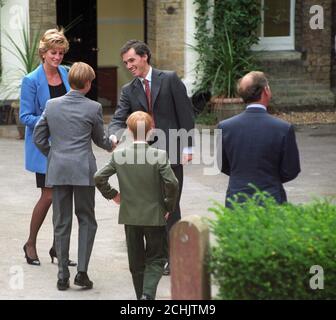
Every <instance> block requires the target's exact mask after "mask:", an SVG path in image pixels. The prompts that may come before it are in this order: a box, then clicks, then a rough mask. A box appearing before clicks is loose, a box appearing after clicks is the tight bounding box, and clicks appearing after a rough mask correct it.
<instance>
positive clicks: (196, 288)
mask: <svg viewBox="0 0 336 320" xmlns="http://www.w3.org/2000/svg"><path fill="white" fill-rule="evenodd" d="M169 238H170V258H169V260H170V271H171V296H172V299H173V300H210V299H211V290H210V275H209V272H208V270H207V263H206V262H207V261H206V259H207V255H208V250H209V228H208V226H207V224H206V223H205V222H203V221H202V219H201V217H199V216H196V215H191V216H187V217H185V218H183V219H182V220H180V221H179V222H177V223H176V224H175V225H174V226H173V227H172V229H171V233H170V236H169Z"/></svg>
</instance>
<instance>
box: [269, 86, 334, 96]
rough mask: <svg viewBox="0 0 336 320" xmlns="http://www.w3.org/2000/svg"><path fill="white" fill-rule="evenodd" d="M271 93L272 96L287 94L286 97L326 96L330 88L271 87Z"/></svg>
mask: <svg viewBox="0 0 336 320" xmlns="http://www.w3.org/2000/svg"><path fill="white" fill-rule="evenodd" d="M272 94H273V96H274V97H277V96H279V97H281V96H288V97H295V96H306V95H308V96H311V95H313V96H326V95H327V96H328V95H330V90H321V89H320V90H314V89H313V88H310V89H299V88H295V87H294V88H293V87H287V88H272Z"/></svg>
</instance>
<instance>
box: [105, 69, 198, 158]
mask: <svg viewBox="0 0 336 320" xmlns="http://www.w3.org/2000/svg"><path fill="white" fill-rule="evenodd" d="M151 95H152V105H153V116H154V122H155V128H158V129H161V130H162V131H163V133H164V134H165V138H164V137H163V138H162V137H159V139H158V140H157V142H156V145H154V146H157V147H158V148H159V149H164V150H167V151H168V155H169V160H170V162H171V163H172V164H176V163H180V159H181V158H180V157H181V153H182V150H183V147H186V146H191V145H192V139H191V138H190V137H186V139H184V140H185V141H182V140H183V139H182V140H181V143H180V144H178V145H177V146H176V147H174V148H173V147H172V148H169V141H170V139H169V129H177V130H179V129H186V131H187V132H189V131H190V130H191V129H193V128H194V112H193V107H192V103H191V100H190V99H189V97H188V95H187V92H186V88H185V86H184V84H183V82H182V81H181V80H180V79H179V78H178V76H177V75H176V73H175V72H173V71H162V70H158V69H154V68H153V70H152V85H151ZM135 111H145V112H148V107H147V100H146V94H145V91H144V89H143V85H142V83H141V81H140V80H139V79H138V78H135V79H133V80H132V81H131V82H130V83H128V84H126V85H125V86H124V87H123V88H122V91H121V96H120V100H119V103H118V106H117V109H116V112H115V114H114V116H113V118H112V120H111V123H110V124H109V135H111V134H115V135H116V136H117V137H118V138H120V136H121V133H122V131H123V130H120V129H124V128H126V123H125V122H126V119H127V117H128V116H129V115H130V114H131V113H132V112H135ZM171 140H172V141H171V143H173V142H174V141H176V140H177V139H176V136H175V137H172V138H171Z"/></svg>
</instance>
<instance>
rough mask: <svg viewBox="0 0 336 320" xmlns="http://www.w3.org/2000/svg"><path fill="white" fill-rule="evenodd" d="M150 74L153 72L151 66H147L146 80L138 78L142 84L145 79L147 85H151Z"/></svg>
mask: <svg viewBox="0 0 336 320" xmlns="http://www.w3.org/2000/svg"><path fill="white" fill-rule="evenodd" d="M152 72H153V68H152V66H149V71H148V73H147V76H146V78H141V77H139V79H140V81H141V83H143V81H144V79H147V80H148V81H149V83H151V82H152Z"/></svg>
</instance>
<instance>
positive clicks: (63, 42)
mask: <svg viewBox="0 0 336 320" xmlns="http://www.w3.org/2000/svg"><path fill="white" fill-rule="evenodd" d="M56 48H62V49H63V50H64V53H67V52H68V50H69V42H68V40H67V38H66V37H65V35H64V30H63V29H49V30H47V31H46V32H45V33H44V35H43V36H42V38H41V40H40V44H39V50H38V53H39V56H40V59H41V60H42V61H44V59H43V55H44V54H45V53H46V52H47V51H48V50H50V49H56Z"/></svg>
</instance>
